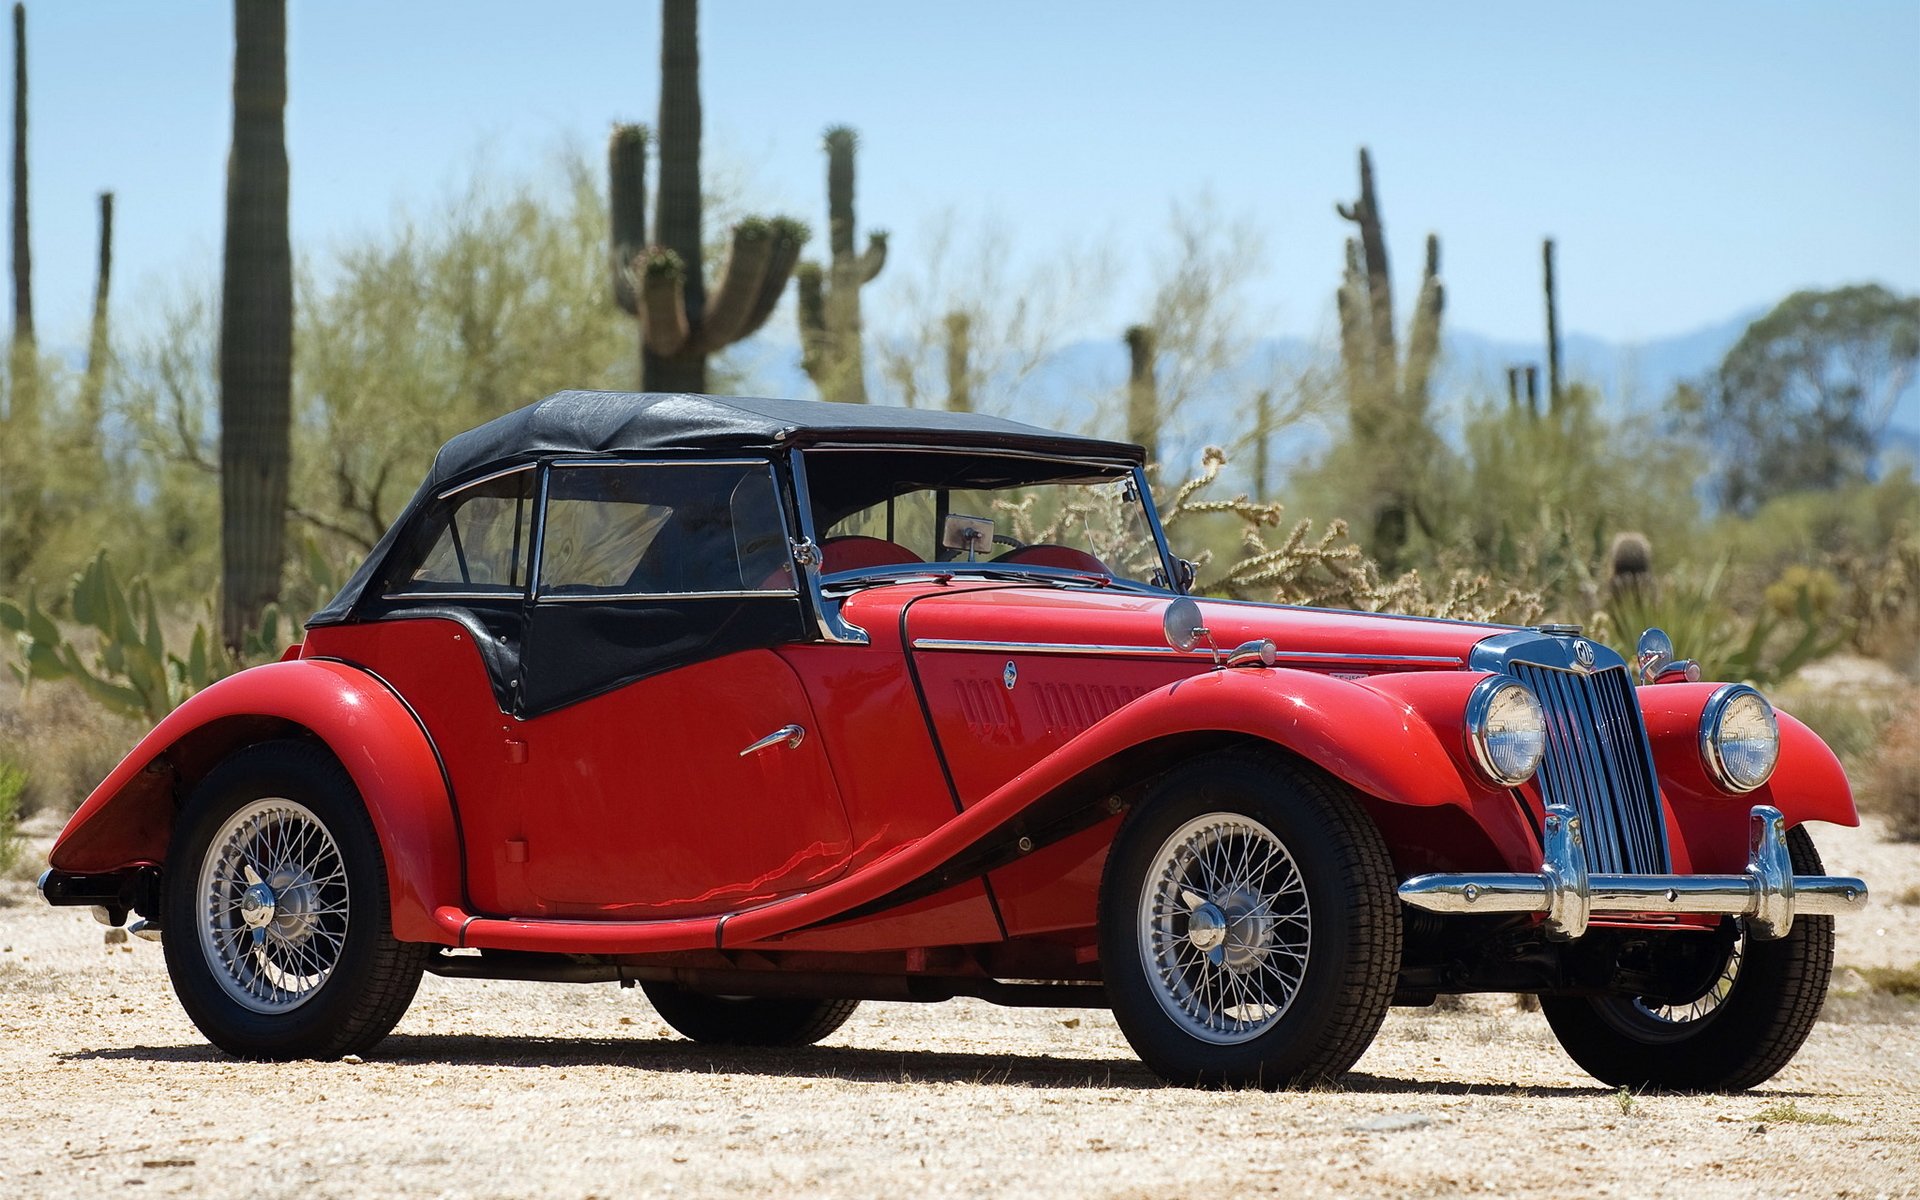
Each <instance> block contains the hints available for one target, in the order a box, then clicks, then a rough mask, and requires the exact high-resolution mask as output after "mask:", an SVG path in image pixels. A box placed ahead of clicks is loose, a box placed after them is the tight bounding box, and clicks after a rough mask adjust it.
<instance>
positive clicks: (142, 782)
mask: <svg viewBox="0 0 1920 1200" xmlns="http://www.w3.org/2000/svg"><path fill="white" fill-rule="evenodd" d="M297 732H305V733H310V734H312V735H314V736H317V737H319V738H320V739H321V740H322V741H324V742H325V743H326V744H327V745H328V746H329V747H330V748H331V749H332V750H333V752H334V754H335V756H336V757H338V758H339V759H340V763H341V765H342V766H344V767H345V768H346V769H347V773H348V774H349V775H350V776H352V777H353V782H354V785H355V786H356V787H357V788H359V790H360V794H361V796H362V797H364V798H365V800H366V802H367V812H368V814H369V815H370V816H371V817H372V818H373V825H374V829H375V831H376V832H377V833H378V834H379V836H380V845H381V847H382V848H383V849H384V850H385V852H386V858H387V884H388V889H389V893H390V895H391V897H392V907H393V928H394V933H395V935H396V936H397V937H400V938H402V939H404V940H408V941H441V940H444V939H443V938H441V936H440V934H439V928H438V926H437V925H436V924H435V922H434V921H433V919H432V914H433V912H434V909H435V908H437V907H439V906H440V905H443V904H449V903H454V904H457V903H460V902H461V894H460V834H459V830H458V827H457V826H456V824H455V821H454V814H453V809H452V806H451V805H450V803H449V801H448V797H447V789H446V785H445V783H444V782H443V780H442V778H441V775H440V765H439V763H438V762H437V761H436V759H435V756H434V748H433V746H432V744H431V743H429V742H428V740H427V736H426V734H425V733H423V732H422V731H421V729H420V726H419V724H418V723H417V722H415V721H414V719H413V716H412V714H411V713H409V712H408V711H407V706H406V705H405V704H404V703H402V702H401V700H400V699H399V698H398V697H397V696H395V695H394V693H393V692H392V691H390V690H388V689H387V687H385V686H384V685H383V684H381V683H380V681H379V680H377V679H375V678H374V677H372V676H371V675H368V674H367V673H366V672H364V671H360V670H356V669H354V668H352V667H348V666H343V665H341V664H339V663H331V662H315V661H312V660H310V659H302V660H300V661H296V662H278V663H270V664H268V665H266V666H261V667H254V668H253V669H252V670H249V671H242V672H240V673H239V674H238V675H233V676H229V677H228V678H226V679H223V680H221V681H220V682H218V683H216V684H214V685H213V686H212V687H209V688H207V689H206V690H205V691H202V692H200V693H199V694H197V695H195V696H193V697H192V698H191V699H189V700H188V701H187V702H186V703H185V704H182V705H181V706H180V707H179V708H177V709H175V710H174V711H173V712H172V713H171V714H169V715H168V716H167V718H166V719H165V720H163V721H161V722H160V724H159V725H158V726H156V727H155V728H154V730H153V732H152V733H149V734H148V735H147V736H146V737H145V738H142V739H141V741H140V744H139V745H137V746H135V747H134V748H133V752H132V753H131V754H129V755H127V757H126V758H125V759H123V760H121V763H120V765H119V766H118V767H115V768H114V770H113V773H112V774H110V775H108V776H107V778H106V779H105V781H103V782H102V783H101V784H100V786H99V787H97V788H95V789H94V790H93V794H92V795H90V796H88V797H87V799H86V801H85V803H83V804H81V806H80V809H79V811H78V812H76V813H74V815H73V818H72V819H71V820H70V821H68V822H67V827H66V828H65V829H64V830H62V831H61V834H60V837H59V839H58V840H57V841H55V842H54V844H53V850H52V853H51V854H50V855H49V856H48V861H49V864H50V865H51V866H53V867H54V868H56V869H58V870H62V871H77V872H89V871H113V870H118V869H122V868H125V867H130V866H135V865H146V864H154V865H158V864H161V863H163V862H165V860H166V854H167V845H168V842H169V841H170V840H171V837H172V832H173V822H174V818H175V816H176V813H177V809H176V791H177V790H178V788H179V784H180V782H181V781H183V780H191V779H194V778H197V777H199V776H200V775H203V774H205V773H206V772H207V771H208V770H211V769H212V767H213V766H214V765H215V764H216V763H217V762H218V761H219V760H220V759H221V758H223V757H225V756H226V755H227V754H229V753H231V752H232V751H233V750H236V749H238V748H240V747H241V746H244V745H247V744H249V743H251V742H256V741H261V740H265V739H267V738H274V737H284V736H287V735H288V734H289V733H297Z"/></svg>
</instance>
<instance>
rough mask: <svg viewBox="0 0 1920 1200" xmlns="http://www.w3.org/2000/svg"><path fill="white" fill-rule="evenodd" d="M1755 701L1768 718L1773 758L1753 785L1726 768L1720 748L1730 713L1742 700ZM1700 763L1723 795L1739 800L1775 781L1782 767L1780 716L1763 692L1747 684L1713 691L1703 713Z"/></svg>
mask: <svg viewBox="0 0 1920 1200" xmlns="http://www.w3.org/2000/svg"><path fill="white" fill-rule="evenodd" d="M1747 697H1752V698H1753V699H1754V700H1757V701H1759V703H1760V705H1761V707H1762V708H1764V709H1765V711H1766V714H1767V723H1768V725H1769V726H1770V727H1771V728H1772V730H1773V758H1772V759H1771V760H1770V761H1769V762H1768V763H1767V769H1766V770H1765V771H1763V772H1761V773H1760V777H1759V778H1758V779H1755V780H1753V781H1751V782H1747V781H1743V780H1741V779H1738V778H1736V777H1735V776H1734V773H1733V770H1732V768H1730V767H1729V766H1728V765H1727V759H1726V755H1725V753H1724V752H1723V750H1722V747H1721V740H1722V739H1721V737H1720V734H1721V727H1722V725H1723V724H1724V722H1725V721H1726V717H1727V710H1728V709H1730V708H1732V707H1733V705H1734V704H1735V703H1736V702H1737V701H1739V700H1742V699H1745V698H1747ZM1700 761H1701V763H1702V764H1703V765H1704V766H1705V767H1706V769H1707V778H1708V779H1711V780H1712V781H1713V782H1714V784H1715V785H1716V786H1717V787H1719V788H1720V789H1721V790H1722V791H1726V792H1731V793H1732V794H1734V795H1736V796H1744V795H1746V794H1747V793H1748V792H1754V791H1758V790H1759V789H1761V788H1763V787H1765V786H1766V785H1767V782H1768V780H1770V779H1772V778H1773V772H1774V770H1775V769H1776V768H1777V767H1779V765H1780V715H1779V713H1778V711H1777V710H1775V708H1774V707H1773V702H1772V701H1770V700H1768V699H1767V698H1766V697H1765V696H1763V695H1761V694H1760V689H1759V688H1756V687H1754V686H1752V685H1751V684H1745V683H1729V684H1725V685H1723V686H1721V687H1718V688H1716V689H1714V692H1713V694H1712V695H1711V696H1708V697H1707V705H1706V707H1705V708H1704V709H1702V710H1701V713H1700Z"/></svg>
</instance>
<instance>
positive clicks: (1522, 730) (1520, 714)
mask: <svg viewBox="0 0 1920 1200" xmlns="http://www.w3.org/2000/svg"><path fill="white" fill-rule="evenodd" d="M1466 724H1467V748H1468V749H1469V750H1471V751H1472V753H1473V760H1474V762H1475V763H1477V764H1479V767H1480V770H1481V773H1482V774H1484V775H1486V777H1487V778H1488V779H1489V780H1491V781H1492V782H1494V783H1496V784H1498V785H1500V786H1501V787H1518V786H1520V785H1521V784H1523V783H1525V782H1526V781H1527V780H1529V779H1531V778H1533V773H1534V772H1535V771H1537V770H1539V768H1540V759H1541V757H1542V756H1543V755H1545V754H1546V752H1547V714H1546V710H1544V709H1542V708H1541V707H1540V701H1539V699H1538V698H1537V697H1536V696H1535V695H1534V694H1533V691H1532V689H1530V688H1528V687H1527V685H1526V684H1524V683H1521V682H1520V681H1519V680H1517V679H1511V678H1509V677H1507V676H1505V675H1489V676H1488V677H1487V678H1485V679H1483V680H1481V681H1480V683H1479V685H1478V686H1476V687H1475V688H1474V689H1473V694H1472V695H1470V696H1468V697H1467V722H1466Z"/></svg>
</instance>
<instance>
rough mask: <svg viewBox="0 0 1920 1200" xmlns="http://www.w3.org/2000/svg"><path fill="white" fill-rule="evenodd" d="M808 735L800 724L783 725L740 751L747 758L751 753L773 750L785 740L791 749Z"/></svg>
mask: <svg viewBox="0 0 1920 1200" xmlns="http://www.w3.org/2000/svg"><path fill="white" fill-rule="evenodd" d="M806 736H807V731H806V730H804V729H802V728H800V726H798V725H782V726H781V727H780V728H778V729H776V730H774V731H773V732H772V733H770V734H768V735H767V736H765V737H763V738H761V739H760V740H759V741H757V742H755V743H754V744H753V745H751V746H748V747H747V748H746V749H745V750H742V751H741V752H740V757H741V758H745V757H746V756H747V755H749V754H758V753H760V752H761V751H762V750H771V749H773V748H774V747H775V746H778V745H779V744H780V743H782V742H785V743H786V744H787V748H788V749H790V750H791V749H792V748H793V747H795V746H798V745H799V744H800V743H801V742H802V741H803V740H804V739H805V738H806Z"/></svg>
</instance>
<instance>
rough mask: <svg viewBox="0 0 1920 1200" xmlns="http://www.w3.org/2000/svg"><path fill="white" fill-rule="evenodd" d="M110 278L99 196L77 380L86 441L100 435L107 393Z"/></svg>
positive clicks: (109, 197) (107, 220)
mask: <svg viewBox="0 0 1920 1200" xmlns="http://www.w3.org/2000/svg"><path fill="white" fill-rule="evenodd" d="M112 279H113V193H112V192H101V193H100V267H99V273H98V274H97V275H95V276H94V281H93V329H92V332H91V334H90V335H89V336H88V338H87V373H86V375H85V376H83V377H82V378H81V380H80V426H81V432H82V435H83V436H85V437H88V438H98V437H99V436H100V418H101V416H102V414H103V410H104V401H103V398H104V396H105V395H106V390H107V359H108V358H109V357H110V355H111V354H112V350H111V348H110V343H109V341H108V338H107V289H108V286H109V285H110V284H111V282H112Z"/></svg>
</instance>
